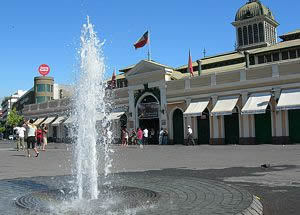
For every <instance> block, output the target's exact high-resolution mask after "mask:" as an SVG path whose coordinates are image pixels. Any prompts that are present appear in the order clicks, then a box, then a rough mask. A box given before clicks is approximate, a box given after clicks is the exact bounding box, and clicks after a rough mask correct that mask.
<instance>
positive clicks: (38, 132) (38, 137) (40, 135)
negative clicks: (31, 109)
mask: <svg viewBox="0 0 300 215" xmlns="http://www.w3.org/2000/svg"><path fill="white" fill-rule="evenodd" d="M36 143H37V148H38V149H40V148H41V146H42V143H43V130H42V128H41V126H39V125H38V126H37V129H36Z"/></svg>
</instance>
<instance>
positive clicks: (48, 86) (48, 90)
mask: <svg viewBox="0 0 300 215" xmlns="http://www.w3.org/2000/svg"><path fill="white" fill-rule="evenodd" d="M50 90H51V89H50V84H47V92H51V91H50Z"/></svg>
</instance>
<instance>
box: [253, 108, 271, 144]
mask: <svg viewBox="0 0 300 215" xmlns="http://www.w3.org/2000/svg"><path fill="white" fill-rule="evenodd" d="M254 119H255V137H256V142H257V143H259V144H271V143H272V121H271V109H270V105H268V107H267V109H266V113H264V114H255V115H254Z"/></svg>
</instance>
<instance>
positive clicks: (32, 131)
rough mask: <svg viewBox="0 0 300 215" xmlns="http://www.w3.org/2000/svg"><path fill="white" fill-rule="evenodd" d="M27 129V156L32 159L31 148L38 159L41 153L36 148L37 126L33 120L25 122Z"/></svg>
mask: <svg viewBox="0 0 300 215" xmlns="http://www.w3.org/2000/svg"><path fill="white" fill-rule="evenodd" d="M25 124H26V127H27V154H28V157H30V151H29V149H30V147H31V148H32V149H33V150H34V151H35V153H36V155H35V156H36V157H38V156H39V152H38V150H37V148H36V130H37V129H36V126H35V125H34V124H33V120H32V119H31V120H29V122H25Z"/></svg>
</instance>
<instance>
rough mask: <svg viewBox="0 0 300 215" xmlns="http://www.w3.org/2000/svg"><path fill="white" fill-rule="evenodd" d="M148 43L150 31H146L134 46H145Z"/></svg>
mask: <svg viewBox="0 0 300 215" xmlns="http://www.w3.org/2000/svg"><path fill="white" fill-rule="evenodd" d="M147 43H149V33H148V31H146V32H145V33H144V35H143V36H142V37H141V38H140V39H139V40H138V41H137V42H136V43H135V44H134V48H135V49H138V48H142V47H143V46H145V45H146V44H147Z"/></svg>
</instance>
